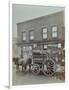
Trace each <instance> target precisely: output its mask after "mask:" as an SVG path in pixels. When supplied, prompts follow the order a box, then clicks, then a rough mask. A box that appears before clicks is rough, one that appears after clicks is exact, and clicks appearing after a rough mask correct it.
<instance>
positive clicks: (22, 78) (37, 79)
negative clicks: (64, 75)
mask: <svg viewBox="0 0 69 90" xmlns="http://www.w3.org/2000/svg"><path fill="white" fill-rule="evenodd" d="M48 83H64V80H60V79H57V78H56V77H55V76H53V77H47V76H44V75H43V74H41V75H37V76H35V75H33V74H32V73H29V72H27V73H25V72H22V71H16V66H15V65H14V64H13V72H12V85H13V86H15V85H33V84H48Z"/></svg>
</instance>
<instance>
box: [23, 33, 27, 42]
mask: <svg viewBox="0 0 69 90" xmlns="http://www.w3.org/2000/svg"><path fill="white" fill-rule="evenodd" d="M23 33H25V34H26V31H24V32H22V41H26V39H27V35H25V36H26V37H25V38H26V39H25V40H24V39H23V36H24V35H23Z"/></svg>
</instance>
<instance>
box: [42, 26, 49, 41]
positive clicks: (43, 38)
mask: <svg viewBox="0 0 69 90" xmlns="http://www.w3.org/2000/svg"><path fill="white" fill-rule="evenodd" d="M45 28H46V30H47V31H46V32H45V33H43V29H45ZM43 34H46V35H47V37H46V38H43ZM47 38H48V27H47V26H46V27H42V39H43V40H45V39H47Z"/></svg>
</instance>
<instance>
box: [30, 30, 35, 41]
mask: <svg viewBox="0 0 69 90" xmlns="http://www.w3.org/2000/svg"><path fill="white" fill-rule="evenodd" d="M33 39H34V31H30V40H33Z"/></svg>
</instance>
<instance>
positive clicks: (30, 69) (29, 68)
mask: <svg viewBox="0 0 69 90" xmlns="http://www.w3.org/2000/svg"><path fill="white" fill-rule="evenodd" d="M30 71H31V64H29V72H30Z"/></svg>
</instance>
